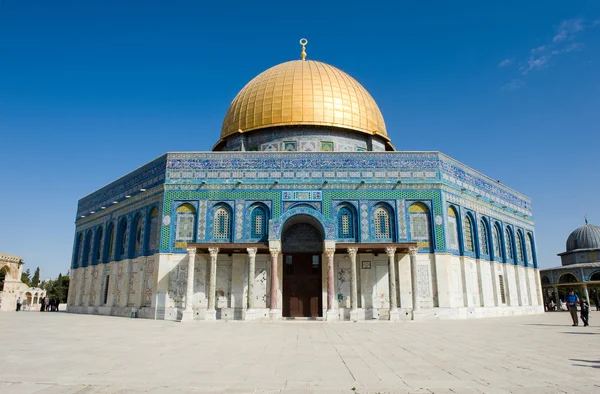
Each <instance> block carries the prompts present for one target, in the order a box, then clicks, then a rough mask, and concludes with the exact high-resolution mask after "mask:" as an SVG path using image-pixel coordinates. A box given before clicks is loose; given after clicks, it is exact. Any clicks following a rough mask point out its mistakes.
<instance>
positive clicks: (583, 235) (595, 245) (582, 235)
mask: <svg viewBox="0 0 600 394" xmlns="http://www.w3.org/2000/svg"><path fill="white" fill-rule="evenodd" d="M577 249H600V227H598V226H594V225H593V224H587V223H586V224H585V225H584V226H581V227H579V228H578V229H576V230H575V231H573V232H572V233H571V235H569V238H567V252H570V251H572V250H577Z"/></svg>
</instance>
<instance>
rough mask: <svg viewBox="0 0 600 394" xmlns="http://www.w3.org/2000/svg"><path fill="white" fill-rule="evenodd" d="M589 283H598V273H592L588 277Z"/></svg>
mask: <svg viewBox="0 0 600 394" xmlns="http://www.w3.org/2000/svg"><path fill="white" fill-rule="evenodd" d="M590 281H600V271H596V272H593V273H592V274H591V275H590Z"/></svg>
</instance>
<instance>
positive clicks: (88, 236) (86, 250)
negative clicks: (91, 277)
mask: <svg viewBox="0 0 600 394" xmlns="http://www.w3.org/2000/svg"><path fill="white" fill-rule="evenodd" d="M91 257H92V230H88V231H87V232H86V233H85V240H84V242H83V257H82V261H81V266H82V267H87V266H88V265H89V264H90V260H91Z"/></svg>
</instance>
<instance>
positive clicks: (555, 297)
mask: <svg viewBox="0 0 600 394" xmlns="http://www.w3.org/2000/svg"><path fill="white" fill-rule="evenodd" d="M552 290H554V303H555V304H556V310H557V311H558V310H560V309H559V307H560V296H559V294H558V286H553V287H552Z"/></svg>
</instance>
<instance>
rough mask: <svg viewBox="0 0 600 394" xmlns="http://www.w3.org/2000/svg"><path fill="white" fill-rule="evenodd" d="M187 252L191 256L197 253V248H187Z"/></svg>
mask: <svg viewBox="0 0 600 394" xmlns="http://www.w3.org/2000/svg"><path fill="white" fill-rule="evenodd" d="M187 253H188V255H190V256H195V255H196V248H187Z"/></svg>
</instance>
